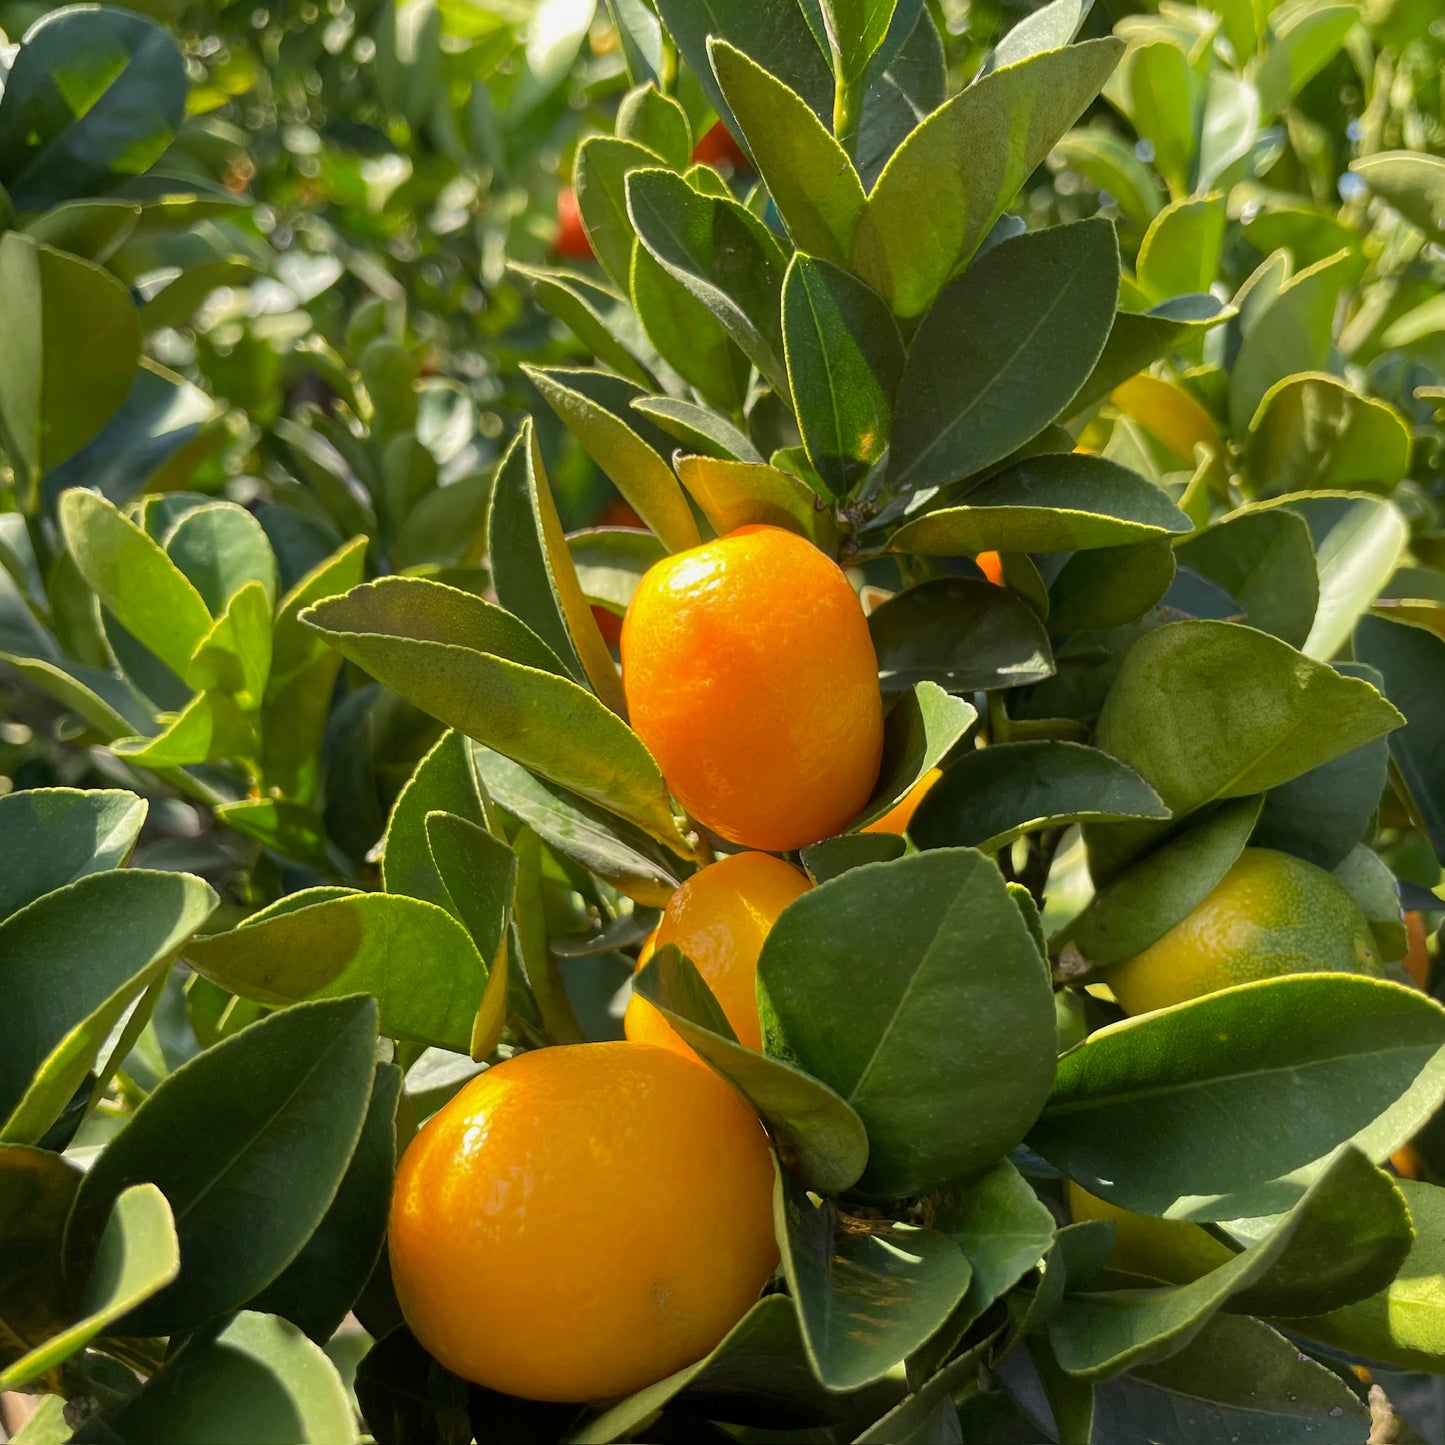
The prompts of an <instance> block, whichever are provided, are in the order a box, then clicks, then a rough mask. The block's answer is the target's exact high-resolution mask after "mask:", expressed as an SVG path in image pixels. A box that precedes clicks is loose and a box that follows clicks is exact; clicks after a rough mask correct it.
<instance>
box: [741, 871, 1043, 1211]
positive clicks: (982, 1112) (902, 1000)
mask: <svg viewBox="0 0 1445 1445" xmlns="http://www.w3.org/2000/svg"><path fill="white" fill-rule="evenodd" d="M885 940H886V941H885ZM865 960H867V963H866V965H865V962H864V961H865ZM843 980H847V983H846V985H845V984H844V983H843ZM758 997H759V1002H760V1007H761V1012H762V1018H763V1036H764V1039H765V1042H766V1047H767V1049H768V1051H769V1052H770V1053H773V1054H782V1055H784V1056H785V1057H787V1058H789V1059H791V1060H796V1061H797V1062H798V1063H799V1064H800V1065H801V1066H802V1067H803V1068H805V1069H807V1070H809V1071H810V1072H812V1073H814V1074H816V1076H817V1077H818V1078H820V1079H822V1080H823V1081H824V1082H825V1083H827V1084H829V1085H830V1086H831V1087H832V1088H833V1089H835V1090H836V1091H837V1092H838V1093H839V1094H841V1095H842V1096H843V1098H844V1099H846V1100H847V1101H848V1102H849V1103H850V1104H851V1105H852V1106H853V1107H854V1108H855V1109H856V1110H857V1112H858V1114H859V1116H860V1117H861V1118H862V1120H863V1122H864V1124H865V1125H866V1126H867V1128H868V1137H869V1146H870V1152H869V1160H868V1168H867V1171H866V1172H865V1173H864V1175H863V1178H862V1180H861V1183H860V1187H861V1188H862V1189H863V1190H865V1191H866V1192H868V1193H870V1194H874V1195H900V1194H912V1193H917V1192H919V1191H920V1190H923V1189H927V1188H930V1187H932V1186H935V1185H938V1184H941V1183H944V1182H945V1181H947V1180H950V1179H954V1178H957V1177H960V1176H965V1175H968V1174H973V1173H979V1172H982V1171H983V1170H984V1169H985V1168H987V1167H988V1166H989V1165H990V1164H992V1163H994V1162H995V1161H997V1160H998V1159H999V1158H1000V1157H1001V1156H1002V1155H1004V1154H1005V1153H1007V1152H1008V1150H1009V1149H1010V1148H1012V1147H1013V1145H1014V1144H1015V1143H1017V1142H1018V1139H1019V1138H1020V1137H1021V1136H1022V1134H1023V1132H1024V1131H1025V1130H1026V1129H1027V1128H1028V1126H1029V1124H1030V1123H1031V1122H1032V1120H1033V1118H1034V1116H1035V1115H1036V1113H1037V1111H1038V1109H1039V1106H1040V1103H1041V1101H1042V1099H1043V1097H1044V1096H1045V1095H1046V1093H1047V1090H1048V1086H1049V1080H1050V1079H1051V1077H1052V1075H1053V1067H1054V1059H1053V1055H1054V1049H1055V1044H1054V1024H1053V1003H1052V997H1051V990H1050V988H1049V982H1048V977H1047V973H1046V971H1045V969H1044V966H1043V961H1042V959H1041V958H1040V957H1039V954H1038V951H1037V948H1036V946H1035V944H1034V941H1033V939H1032V938H1031V937H1030V935H1029V931H1028V928H1027V927H1026V925H1025V924H1024V922H1023V919H1022V918H1021V916H1020V914H1019V911H1018V909H1017V908H1016V907H1015V905H1014V902H1013V900H1012V899H1011V898H1010V897H1009V895H1008V891H1007V889H1006V888H1005V887H1004V884H1003V879H1002V878H1001V877H1000V876H999V874H998V872H997V870H996V869H995V868H994V867H993V865H992V864H991V863H990V862H988V861H987V860H986V859H985V858H984V857H983V856H982V855H981V854H978V853H974V852H971V851H969V850H965V849H948V850H943V851H939V852H934V853H924V854H916V855H913V856H911V857H906V858H900V859H898V860H896V861H895V862H892V863H875V864H871V865H868V866H866V867H862V868H854V869H851V870H850V871H849V872H847V873H844V874H842V875H841V876H840V877H838V878H834V879H833V880H831V881H830V882H827V883H821V884H819V885H818V886H817V887H816V888H814V889H813V890H812V891H811V892H809V893H805V894H804V895H803V896H802V897H801V898H798V899H796V900H794V902H793V903H792V904H791V905H790V906H789V907H788V909H787V910H786V911H785V912H784V914H783V916H782V917H781V918H780V919H779V920H778V922H777V923H776V924H775V925H774V926H773V930H772V932H771V933H770V934H769V935H768V938H767V941H766V942H765V943H764V945H763V951H762V956H761V957H760V959H759V961H758ZM819 998H826V999H828V1000H829V1004H828V1007H827V1008H826V1009H820V1008H819V1007H818V1004H817V1000H818V999H819Z"/></svg>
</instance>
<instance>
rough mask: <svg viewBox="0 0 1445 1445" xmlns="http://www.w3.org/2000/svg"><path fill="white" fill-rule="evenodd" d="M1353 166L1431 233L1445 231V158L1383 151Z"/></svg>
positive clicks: (1372, 186) (1378, 192)
mask: <svg viewBox="0 0 1445 1445" xmlns="http://www.w3.org/2000/svg"><path fill="white" fill-rule="evenodd" d="M1350 169H1351V170H1352V171H1353V172H1354V173H1355V174H1356V175H1357V176H1362V177H1363V178H1364V180H1365V183H1366V184H1367V185H1368V186H1369V188H1370V189H1371V190H1372V191H1373V192H1374V193H1375V194H1376V195H1377V196H1379V198H1380V199H1381V200H1382V201H1385V202H1386V203H1387V204H1389V205H1391V206H1393V207H1394V208H1395V209H1396V210H1397V211H1399V213H1400V214H1401V215H1402V216H1404V218H1405V219H1406V220H1407V221H1409V222H1410V224H1411V225H1412V226H1418V227H1419V228H1420V229H1421V230H1422V231H1424V233H1425V234H1426V235H1427V236H1435V235H1438V234H1439V233H1440V232H1441V231H1442V230H1445V160H1442V159H1441V157H1439V156H1432V155H1422V154H1421V153H1419V152H1418V151H1380V152H1379V153H1378V154H1376V155H1372V156H1362V157H1360V159H1359V160H1355V161H1351V162H1350Z"/></svg>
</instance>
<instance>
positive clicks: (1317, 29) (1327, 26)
mask: <svg viewBox="0 0 1445 1445" xmlns="http://www.w3.org/2000/svg"><path fill="white" fill-rule="evenodd" d="M1360 19H1361V17H1360V11H1359V9H1358V8H1357V7H1356V6H1354V5H1296V6H1293V7H1291V8H1288V9H1282V10H1280V11H1276V12H1275V15H1274V16H1273V17H1272V20H1271V23H1270V30H1271V31H1272V34H1271V37H1270V44H1269V46H1268V48H1267V49H1266V50H1265V52H1264V55H1263V57H1262V59H1261V61H1260V64H1259V68H1258V69H1257V70H1256V71H1255V73H1254V83H1255V85H1256V87H1258V90H1259V106H1260V110H1261V112H1262V113H1263V114H1264V115H1266V116H1272V115H1277V114H1278V113H1279V112H1280V111H1281V110H1282V109H1283V108H1284V107H1285V105H1286V104H1287V103H1288V102H1289V101H1291V100H1293V99H1294V97H1295V96H1296V95H1298V94H1299V92H1300V91H1301V90H1303V89H1304V87H1305V86H1306V85H1307V84H1308V83H1309V82H1310V81H1311V80H1312V79H1313V78H1314V77H1315V76H1316V75H1318V74H1319V72H1320V71H1321V70H1323V69H1324V67H1325V66H1326V65H1328V64H1329V62H1330V61H1331V60H1333V59H1334V57H1335V56H1336V55H1337V54H1339V51H1340V47H1341V46H1342V45H1343V44H1344V41H1345V36H1346V35H1348V34H1349V32H1350V31H1351V30H1352V29H1353V28H1354V27H1355V26H1356V25H1358V24H1359V23H1360Z"/></svg>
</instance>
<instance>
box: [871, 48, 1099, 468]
mask: <svg viewBox="0 0 1445 1445" xmlns="http://www.w3.org/2000/svg"><path fill="white" fill-rule="evenodd" d="M1012 73H1013V72H1010V71H1001V72H999V74H1000V75H1008V74H1012ZM986 83H987V82H980V84H986ZM968 93H969V92H967V91H965V92H964V94H965V95H967V94H968ZM930 204H931V205H932V206H933V207H934V208H935V209H939V210H941V206H940V204H939V201H938V198H937V197H936V196H935V197H934V198H933V199H932V201H931V202H930ZM1118 267H1119V262H1118V243H1117V241H1116V240H1115V237H1114V228H1113V226H1112V225H1110V224H1109V223H1108V222H1106V221H1100V220H1089V221H1080V222H1077V223H1075V224H1074V225H1072V226H1055V227H1053V228H1052V229H1050V230H1047V231H1036V232H1030V233H1029V234H1026V235H1023V236H1017V237H1015V238H1014V239H1013V240H1009V241H1004V242H1002V243H1000V244H999V245H997V246H995V247H993V248H992V249H991V250H990V251H988V252H986V253H985V254H984V255H983V256H981V257H980V258H979V260H978V261H977V262H976V263H975V264H974V265H973V266H971V267H970V268H969V269H968V270H967V271H966V272H964V274H963V275H962V276H960V277H959V278H958V279H957V280H956V281H954V282H952V283H951V284H950V285H949V287H948V288H947V290H946V291H944V293H943V294H942V295H941V296H940V297H939V298H938V302H937V304H936V305H934V307H933V309H932V310H931V311H929V313H928V315H927V316H926V317H924V319H923V322H922V324H921V325H920V326H919V328H918V332H917V334H916V335H915V336H914V338H913V345H912V348H911V350H910V351H909V354H908V364H907V366H906V367H905V368H904V372H903V379H902V381H901V383H900V385H899V388H898V402H897V406H896V409H895V414H894V442H893V448H892V451H891V454H890V458H889V464H888V478H889V484H890V486H891V487H893V488H894V489H896V490H899V491H913V490H917V489H919V488H922V487H927V486H937V485H941V484H943V483H947V482H952V481H956V480H958V479H959V478H960V477H967V476H971V475H973V474H974V473H975V472H978V471H981V470H982V469H983V468H984V467H986V466H989V465H990V464H991V463H993V462H997V461H1002V460H1003V459H1004V458H1005V457H1007V456H1008V455H1009V454H1010V453H1011V452H1013V451H1014V450H1015V449H1016V448H1018V447H1020V446H1022V445H1023V444H1024V443H1025V442H1027V441H1028V440H1029V439H1030V438H1031V437H1033V436H1035V435H1036V434H1037V433H1038V432H1040V431H1041V430H1042V429H1043V428H1044V427H1045V426H1047V425H1048V423H1049V422H1051V421H1052V420H1053V419H1054V418H1055V417H1056V416H1058V414H1059V413H1060V412H1061V411H1062V410H1063V409H1064V407H1065V405H1066V404H1067V403H1068V401H1069V399H1070V398H1071V397H1072V396H1073V395H1074V394H1075V393H1076V392H1077V391H1078V390H1079V389H1080V387H1081V386H1082V385H1083V383H1084V381H1085V379H1086V378H1087V377H1088V375H1089V373H1090V372H1091V371H1092V370H1093V368H1094V364H1095V362H1097V361H1098V359H1099V353H1100V351H1101V349H1102V347H1103V345H1104V341H1105V339H1106V337H1107V336H1108V334H1109V327H1110V325H1111V324H1112V322H1113V316H1114V298H1115V293H1116V291H1117V288H1118Z"/></svg>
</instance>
